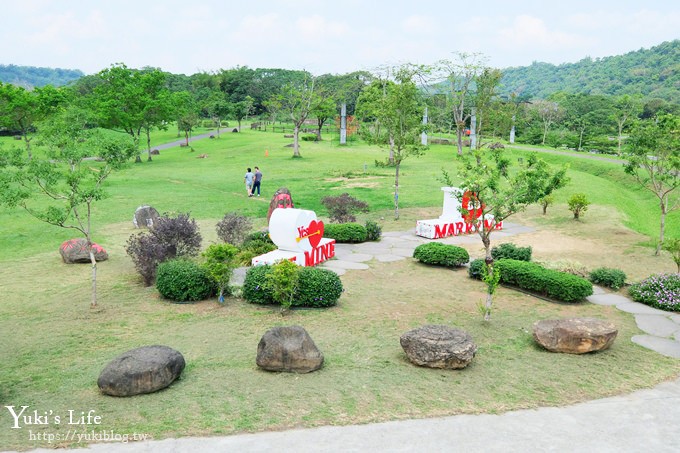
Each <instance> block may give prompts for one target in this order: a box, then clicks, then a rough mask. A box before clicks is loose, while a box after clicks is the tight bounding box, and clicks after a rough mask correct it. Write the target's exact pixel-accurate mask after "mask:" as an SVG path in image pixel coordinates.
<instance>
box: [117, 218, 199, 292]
mask: <svg viewBox="0 0 680 453" xmlns="http://www.w3.org/2000/svg"><path fill="white" fill-rule="evenodd" d="M201 241H202V238H201V234H200V233H199V232H198V225H197V224H196V221H195V220H194V219H190V218H189V214H179V215H178V216H177V217H170V216H169V214H167V213H165V214H163V215H162V216H161V217H159V218H158V220H157V221H156V222H154V224H153V225H152V226H151V228H150V229H149V230H148V231H147V232H142V233H138V234H135V235H132V236H130V238H129V239H128V241H127V245H126V247H125V251H126V252H127V254H128V255H130V258H132V262H133V263H134V264H135V268H136V269H137V272H139V273H140V274H141V276H142V278H143V279H144V284H145V285H146V286H150V285H152V284H153V282H154V281H155V280H156V268H157V267H158V265H159V264H160V263H162V262H164V261H167V260H169V259H172V258H178V257H190V256H196V255H198V251H199V250H200V247H201Z"/></svg>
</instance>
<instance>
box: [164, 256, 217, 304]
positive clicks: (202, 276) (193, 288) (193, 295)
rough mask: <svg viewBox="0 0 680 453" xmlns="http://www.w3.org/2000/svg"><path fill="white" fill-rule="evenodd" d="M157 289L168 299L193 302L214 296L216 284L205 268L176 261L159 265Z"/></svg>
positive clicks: (191, 263)
mask: <svg viewBox="0 0 680 453" xmlns="http://www.w3.org/2000/svg"><path fill="white" fill-rule="evenodd" d="M156 289H157V290H158V292H159V293H161V296H163V297H165V298H166V299H170V300H173V301H175V302H193V301H197V300H203V299H207V298H208V297H210V296H212V295H213V294H214V293H215V282H214V280H213V279H212V278H211V277H210V274H208V272H207V271H206V270H205V269H204V268H203V267H201V266H199V265H198V264H196V263H194V262H193V261H188V260H183V259H175V260H169V261H165V262H163V263H161V264H159V265H158V270H157V273H156Z"/></svg>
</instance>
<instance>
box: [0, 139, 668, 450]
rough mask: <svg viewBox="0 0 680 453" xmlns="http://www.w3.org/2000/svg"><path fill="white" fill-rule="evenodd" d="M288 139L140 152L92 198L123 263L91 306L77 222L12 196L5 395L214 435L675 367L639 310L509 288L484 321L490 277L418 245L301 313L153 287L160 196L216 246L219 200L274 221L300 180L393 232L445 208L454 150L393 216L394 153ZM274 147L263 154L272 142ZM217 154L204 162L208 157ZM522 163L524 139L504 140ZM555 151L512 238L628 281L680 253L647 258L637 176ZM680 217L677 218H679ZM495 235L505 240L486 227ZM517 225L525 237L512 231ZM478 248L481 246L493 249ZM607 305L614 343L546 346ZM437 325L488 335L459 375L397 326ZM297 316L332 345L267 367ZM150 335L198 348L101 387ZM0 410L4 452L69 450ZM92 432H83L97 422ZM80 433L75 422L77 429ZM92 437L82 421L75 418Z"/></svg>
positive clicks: (431, 154)
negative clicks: (256, 185) (546, 201)
mask: <svg viewBox="0 0 680 453" xmlns="http://www.w3.org/2000/svg"><path fill="white" fill-rule="evenodd" d="M289 142H290V139H286V138H284V137H283V135H282V134H272V133H265V132H257V131H249V130H246V131H244V132H242V133H239V134H231V133H229V134H227V133H225V134H223V135H222V137H221V138H220V139H216V140H202V141H200V142H195V143H194V144H193V148H194V151H193V152H191V151H190V150H187V149H185V148H174V149H170V150H167V151H162V152H161V155H160V156H157V157H155V158H154V161H153V162H150V163H147V162H144V163H142V164H136V165H130V167H129V168H127V169H126V170H124V171H123V172H120V173H118V174H116V175H114V176H113V177H111V178H110V184H109V187H108V192H109V194H110V197H109V198H107V199H105V200H103V201H102V202H100V203H99V204H98V205H97V206H96V208H95V213H94V217H95V225H94V232H95V234H94V237H95V240H96V241H97V242H99V243H100V244H102V245H103V246H104V247H105V248H107V249H108V251H109V254H110V256H111V258H110V259H109V260H108V261H106V262H103V263H100V265H99V279H98V282H99V308H98V309H95V310H92V309H89V308H88V305H89V290H90V287H89V267H88V266H73V265H65V264H63V263H62V262H61V258H60V257H59V254H58V252H57V248H58V246H59V244H60V243H61V241H62V240H64V239H68V238H70V237H71V234H72V233H70V232H68V231H63V230H60V229H57V228H51V227H47V226H45V225H43V224H40V223H39V222H37V221H34V220H32V219H31V218H29V217H28V216H27V215H25V214H24V213H22V212H21V211H11V212H10V211H7V210H0V223H1V224H2V225H3V234H2V236H1V237H0V264H1V265H2V267H3V271H2V273H1V274H0V287H1V288H2V294H3V297H2V305H1V307H2V308H0V332H2V333H3V338H4V341H3V343H4V346H3V348H2V349H0V361H1V362H2V363H3V366H2V368H0V401H1V402H2V406H5V405H15V406H22V405H28V406H30V409H29V410H30V411H33V410H37V411H38V412H39V413H40V414H42V413H43V412H45V411H46V412H49V411H53V413H54V414H55V415H57V414H58V415H62V416H63V415H65V414H67V413H68V411H69V410H73V411H75V412H76V413H80V412H81V411H84V412H85V413H87V411H89V410H95V411H96V414H97V415H100V416H101V417H102V424H101V425H97V426H96V429H97V430H113V431H114V432H116V433H132V432H137V433H147V434H150V435H152V436H153V437H154V438H164V437H175V436H188V435H217V434H231V433H238V432H250V431H262V430H272V429H287V428H293V427H307V426H319V425H336V424H350V423H366V422H373V421H383V420H393V419H404V418H412V417H430V416H439V415H450V414H459V413H480V412H490V413H497V412H502V411H507V410H512V409H518V408H527V407H537V406H545V405H563V404H569V403H573V402H576V401H582V400H587V399H593V398H598V397H602V396H607V395H613V394H620V393H624V392H629V391H632V390H635V389H639V388H644V387H649V386H652V385H654V384H656V383H658V382H660V381H663V380H666V379H670V378H672V377H675V376H677V375H678V373H680V361H677V360H672V359H668V358H665V357H662V356H660V355H659V354H656V353H654V352H652V351H649V350H646V349H643V348H641V347H639V346H637V345H635V344H633V343H632V342H631V341H630V337H631V336H633V335H636V334H638V333H639V330H638V329H637V327H636V326H635V321H634V319H633V317H632V315H630V314H627V313H624V312H621V311H618V310H616V309H615V308H613V307H604V306H596V305H592V304H587V303H586V304H578V305H563V304H554V303H549V302H545V301H542V300H539V299H535V298H532V297H530V296H527V295H524V294H521V293H517V292H514V291H511V290H509V289H506V288H501V289H500V290H499V292H498V294H497V297H496V302H495V310H494V312H493V315H492V321H491V322H490V323H488V324H485V323H483V322H482V321H481V317H480V315H479V313H478V310H477V304H478V303H479V302H480V301H481V300H482V299H483V297H484V294H483V287H482V286H481V284H480V283H479V282H477V281H473V280H470V279H469V278H468V277H467V275H466V273H465V271H464V270H459V271H451V270H446V269H441V268H433V267H428V266H424V265H421V264H418V263H416V262H414V261H413V260H405V261H401V262H396V263H378V262H372V263H371V268H370V269H369V270H366V271H350V272H348V273H347V274H345V275H343V276H342V281H343V284H344V286H345V293H344V294H343V295H342V297H341V298H340V301H339V304H338V306H336V307H333V308H330V309H326V310H294V311H292V312H291V313H290V314H288V315H286V316H283V317H282V316H281V315H280V314H279V311H278V310H277V309H275V308H268V307H258V306H253V305H250V304H247V303H246V302H244V301H243V300H240V299H235V298H231V299H229V300H227V303H226V304H225V305H224V306H221V305H219V304H218V303H217V302H216V301H215V300H207V301H203V302H200V303H196V304H191V305H178V304H171V303H168V302H166V301H163V300H161V299H159V296H158V293H157V292H156V291H155V289H154V288H145V287H143V286H142V285H141V283H140V278H139V277H138V275H137V274H136V273H135V271H134V267H133V265H132V263H131V261H130V260H129V258H128V257H127V256H126V255H125V251H124V246H125V242H126V240H127V238H128V237H129V236H130V235H131V234H133V233H135V230H134V228H133V225H132V221H131V220H132V215H133V213H134V210H135V208H136V207H137V206H140V205H142V204H150V205H152V206H154V207H156V208H157V209H158V210H159V211H161V212H163V211H169V212H191V215H192V216H193V217H195V218H196V219H198V221H199V224H200V226H201V232H202V233H203V236H204V246H207V245H208V244H209V243H210V242H211V241H215V240H216V235H215V231H214V225H215V223H216V221H217V220H218V219H220V218H221V217H222V216H223V214H224V213H225V212H227V211H238V212H240V213H245V214H247V215H249V216H252V217H253V218H254V222H255V224H256V226H257V227H263V226H265V217H266V212H267V206H268V202H269V198H270V196H271V194H272V193H273V192H274V190H276V189H277V188H278V187H280V186H286V187H288V188H290V190H291V192H292V194H293V199H294V201H295V203H296V207H301V208H305V209H313V210H315V211H317V213H318V214H319V216H320V217H322V218H323V217H324V216H325V215H326V213H325V211H324V209H323V207H322V205H321V204H320V199H321V198H322V197H323V196H325V195H328V194H340V193H342V192H349V193H350V194H352V195H353V196H355V197H357V198H359V199H361V200H364V201H366V202H368V203H369V205H370V206H371V211H370V212H369V213H368V214H366V215H365V216H364V217H363V218H362V220H364V219H369V218H370V219H373V220H377V221H378V222H379V223H381V224H382V225H383V229H384V230H385V231H402V230H407V229H411V228H413V227H414V225H415V220H417V219H419V218H431V217H436V216H438V215H439V213H440V210H441V208H440V207H441V204H442V192H441V191H440V190H439V187H440V186H441V185H442V184H441V183H440V182H439V181H438V178H439V177H440V174H441V169H442V168H445V169H447V171H449V173H451V174H455V171H454V168H455V165H456V163H455V159H454V154H455V148H453V147H444V146H433V147H432V148H431V149H430V150H429V151H428V152H427V153H426V155H424V156H422V157H421V158H418V159H416V158H409V159H408V160H406V161H405V162H404V164H403V172H402V181H401V183H402V186H401V191H402V192H401V193H402V196H401V207H402V216H401V219H400V220H399V221H395V220H393V219H392V218H391V206H392V194H391V191H392V187H393V184H394V176H393V173H392V170H391V169H389V168H376V167H375V166H374V165H373V161H374V160H376V159H379V160H380V159H383V158H384V157H385V156H386V152H385V151H384V150H379V149H376V148H371V147H368V146H366V145H357V144H353V145H351V146H348V147H338V146H335V145H333V143H332V142H330V141H328V142H321V143H310V142H302V148H301V153H302V156H303V158H302V159H291V155H292V150H291V149H290V148H287V147H285V145H286V144H288V143H289ZM265 152H268V157H265ZM201 154H207V157H206V158H198V156H199V155H201ZM508 154H509V155H510V156H511V157H512V158H513V159H516V158H518V157H522V156H525V155H526V154H524V153H523V152H521V151H517V150H508ZM544 157H545V158H546V160H548V161H550V162H551V163H554V164H560V163H562V162H565V161H567V160H568V161H569V162H570V165H571V170H570V172H569V174H570V176H571V178H572V181H571V183H570V184H569V186H568V187H566V188H565V189H563V190H562V191H561V192H560V193H559V194H558V196H557V202H556V205H554V206H552V207H550V208H549V210H548V215H546V216H542V215H541V214H540V212H539V210H538V208H530V209H529V210H528V211H527V212H526V213H524V214H521V215H518V216H517V217H515V218H512V219H511V221H513V222H521V223H524V224H527V225H530V226H533V227H535V228H536V232H535V233H532V234H527V235H522V236H517V237H516V238H513V242H516V243H517V244H519V245H532V247H534V256H535V258H537V259H543V260H557V259H563V258H570V259H574V260H578V261H579V262H581V263H583V264H584V265H586V266H588V267H590V268H593V267H596V266H599V265H611V266H614V267H619V268H622V269H623V270H624V271H626V273H627V274H629V276H630V278H632V279H639V278H643V277H646V276H647V275H649V274H651V273H655V272H661V271H664V270H665V271H672V270H674V269H675V266H674V264H673V263H672V261H671V260H670V258H669V257H668V256H662V257H653V256H652V252H653V250H652V249H650V248H648V247H645V246H644V245H645V244H646V243H648V242H650V241H651V236H652V235H653V234H655V233H656V230H657V226H656V225H657V223H658V216H657V215H656V211H655V210H654V209H655V207H656V205H655V203H654V200H653V199H652V198H651V197H650V196H648V195H647V194H646V193H645V192H644V191H643V190H641V189H639V188H637V187H636V186H635V185H634V184H631V180H630V179H628V177H627V176H626V175H624V174H623V171H622V169H621V167H620V165H617V164H612V163H607V162H598V161H588V160H578V159H572V158H567V157H564V156H553V155H545V156H544ZM255 165H258V166H259V167H260V168H261V169H262V171H263V173H264V179H263V194H266V195H265V196H263V197H261V198H259V199H258V198H250V199H249V198H248V197H247V196H246V194H245V188H244V187H243V174H244V173H245V169H246V167H247V166H255ZM574 192H585V193H587V194H588V197H589V199H591V201H592V202H593V205H592V206H591V209H590V210H589V211H588V212H587V213H586V214H585V215H584V217H583V219H582V221H580V222H576V221H573V220H572V214H571V213H570V212H569V211H568V210H567V208H566V203H565V202H566V199H567V198H568V196H569V195H570V194H571V193H574ZM677 214H678V213H675V214H674V215H673V216H671V218H670V219H669V222H668V231H669V232H670V231H675V232H677V231H680V217H679V216H678V215H677ZM492 238H493V237H492ZM514 239H516V240H514ZM466 247H468V249H469V251H470V253H471V255H473V256H479V254H480V248H481V244H479V246H477V245H474V244H473V245H470V246H466ZM572 315H573V316H594V317H598V318H606V319H609V320H611V321H612V322H614V323H615V324H616V325H617V327H618V328H619V336H618V339H617V341H616V342H615V343H614V346H613V347H612V348H611V349H609V350H607V351H604V352H601V353H597V354H590V355H585V356H571V355H567V354H552V353H548V352H546V351H543V350H541V349H540V348H538V347H537V346H535V345H534V343H533V341H532V338H531V325H532V323H533V322H534V321H536V320H538V319H545V318H552V317H564V316H572ZM426 323H438V324H447V325H452V326H457V327H460V328H463V329H465V330H467V331H469V332H470V333H471V335H472V337H473V338H474V340H475V342H476V343H477V344H478V346H479V350H478V353H477V356H476V358H475V360H474V361H473V363H472V364H471V365H470V366H469V367H468V368H466V369H464V370H459V371H442V370H433V369H425V368H419V367H416V366H413V365H411V364H410V363H409V362H408V361H407V359H406V357H405V355H404V354H403V352H402V351H401V347H400V345H399V336H400V335H401V334H402V333H403V332H405V331H406V330H409V329H411V328H414V327H417V326H420V325H423V324H426ZM290 324H300V325H303V326H304V327H305V328H306V329H307V330H308V331H309V333H310V335H311V336H312V337H313V339H314V340H315V342H316V343H317V345H318V346H319V348H320V349H321V350H322V352H323V353H324V355H325V357H326V362H325V365H324V368H322V369H321V370H320V371H318V372H315V373H312V374H309V375H293V374H278V373H268V372H263V371H260V370H258V369H257V367H256V365H255V353H256V349H257V343H258V341H259V339H260V337H261V336H262V334H264V332H265V331H266V330H267V329H269V328H271V327H273V326H276V325H290ZM147 344H165V345H168V346H171V347H173V348H176V349H178V350H179V351H181V352H182V354H184V356H185V358H186V360H187V368H186V369H185V371H184V372H183V374H182V377H181V378H180V379H179V380H178V381H177V382H175V383H174V384H173V385H172V386H171V387H169V388H168V389H166V390H163V391H160V392H157V393H154V394H150V395H143V396H137V397H132V398H112V397H106V396H103V395H101V394H100V393H99V391H98V389H97V386H96V379H97V376H98V374H99V372H100V371H101V370H102V368H103V367H104V365H105V364H106V363H107V362H108V361H110V360H111V359H112V358H114V357H115V356H117V355H119V354H120V353H122V352H124V351H126V350H128V349H131V348H133V347H138V346H142V345H147ZM2 414H3V415H2V416H0V427H1V428H0V447H2V448H11V449H29V448H35V447H58V446H65V445H71V444H72V442H69V441H66V442H64V441H61V442H54V443H51V444H50V443H47V442H38V441H31V440H30V438H29V433H28V430H29V429H31V430H32V432H33V433H37V432H40V433H53V434H62V435H63V434H66V433H67V432H68V429H69V428H72V427H69V426H67V425H65V424H61V425H56V424H54V423H52V424H50V425H48V426H36V427H31V428H29V427H27V428H24V429H21V430H19V429H9V426H11V422H12V420H11V417H10V415H9V413H8V411H7V410H5V409H4V408H3V412H2ZM91 428H92V427H88V429H87V430H88V431H89V429H91ZM78 429H79V430H81V431H82V427H79V428H78ZM79 432H80V431H79Z"/></svg>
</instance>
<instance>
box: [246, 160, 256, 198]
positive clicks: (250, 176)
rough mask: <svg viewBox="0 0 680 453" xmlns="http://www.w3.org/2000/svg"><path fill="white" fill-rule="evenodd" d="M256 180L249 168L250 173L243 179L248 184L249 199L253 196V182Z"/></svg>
mask: <svg viewBox="0 0 680 453" xmlns="http://www.w3.org/2000/svg"><path fill="white" fill-rule="evenodd" d="M254 179H255V175H254V174H253V172H252V171H251V170H250V167H248V171H247V172H246V175H245V176H244V177H243V181H244V182H245V183H246V192H248V196H249V197H252V196H253V180H254Z"/></svg>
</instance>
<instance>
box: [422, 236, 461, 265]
mask: <svg viewBox="0 0 680 453" xmlns="http://www.w3.org/2000/svg"><path fill="white" fill-rule="evenodd" d="M413 257H414V258H415V259H417V260H418V261H420V262H421V263H425V264H432V265H435V266H446V267H459V266H462V265H464V264H465V263H467V262H468V261H470V255H469V254H468V252H467V250H465V249H464V248H462V247H458V246H455V245H448V244H442V243H441V242H428V243H427V244H421V245H419V246H418V247H416V248H415V250H414V251H413Z"/></svg>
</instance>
